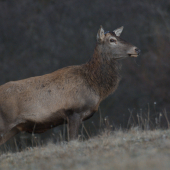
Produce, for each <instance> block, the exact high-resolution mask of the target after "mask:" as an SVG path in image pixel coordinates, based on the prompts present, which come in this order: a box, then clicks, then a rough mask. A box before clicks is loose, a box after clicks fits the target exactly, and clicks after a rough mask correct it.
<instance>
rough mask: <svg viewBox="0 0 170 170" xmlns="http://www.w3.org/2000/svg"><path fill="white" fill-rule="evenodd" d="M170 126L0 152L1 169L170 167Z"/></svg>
mask: <svg viewBox="0 0 170 170" xmlns="http://www.w3.org/2000/svg"><path fill="white" fill-rule="evenodd" d="M169 168H170V130H155V131H143V132H142V131H136V130H131V131H129V132H122V131H115V132H113V133H110V132H105V133H103V134H102V135H100V136H96V137H95V138H92V139H90V140H87V141H84V142H79V141H72V142H69V143H59V144H48V145H47V146H44V147H39V148H38V147H37V148H33V149H31V148H29V149H28V150H26V151H22V152H17V153H5V154H2V155H1V156H0V169H5V170H8V169H12V170H14V169H17V170H18V169H22V170H24V169H29V170H31V169H33V170H34V169H36V170H40V169H41V170H47V169H57V170H60V169H75V170H84V169H93V170H100V169H105V170H106V169H127V170H132V169H135V170H136V169H141V170H143V169H149V170H150V169H154V170H157V169H159V170H160V169H161V170H163V169H169Z"/></svg>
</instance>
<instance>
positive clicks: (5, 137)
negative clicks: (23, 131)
mask: <svg viewBox="0 0 170 170" xmlns="http://www.w3.org/2000/svg"><path fill="white" fill-rule="evenodd" d="M18 132H19V130H18V129H17V128H15V127H14V128H13V129H11V130H9V131H7V132H5V133H1V134H0V145H2V144H3V143H5V142H6V141H7V140H8V139H10V138H12V137H13V136H14V135H16V134H17V133H18Z"/></svg>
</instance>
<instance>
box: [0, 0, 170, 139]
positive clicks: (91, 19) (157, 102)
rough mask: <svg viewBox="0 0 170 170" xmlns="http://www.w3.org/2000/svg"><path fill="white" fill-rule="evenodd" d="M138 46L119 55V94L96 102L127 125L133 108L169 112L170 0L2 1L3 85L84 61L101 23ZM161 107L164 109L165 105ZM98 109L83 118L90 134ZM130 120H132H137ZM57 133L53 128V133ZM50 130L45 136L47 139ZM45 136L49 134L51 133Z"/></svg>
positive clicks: (118, 123) (136, 111)
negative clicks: (134, 52) (135, 53)
mask: <svg viewBox="0 0 170 170" xmlns="http://www.w3.org/2000/svg"><path fill="white" fill-rule="evenodd" d="M100 25H103V27H104V29H105V31H108V30H109V31H112V30H114V29H116V28H118V27H120V26H124V31H123V33H122V35H121V37H122V38H123V39H125V40H127V41H128V42H130V43H132V44H134V45H136V46H137V47H139V48H140V49H141V51H142V53H141V56H139V57H138V58H135V59H134V58H127V59H125V60H122V71H121V75H122V79H121V82H120V85H119V87H118V89H117V91H116V92H115V93H114V94H113V95H110V96H109V97H108V98H107V99H106V100H105V101H103V102H102V104H101V106H100V113H101V117H102V118H103V119H108V120H109V122H110V124H111V125H113V126H114V127H123V128H126V127H127V126H128V125H127V122H128V120H129V116H130V112H131V113H132V114H133V117H134V120H136V121H137V116H136V115H137V114H138V115H139V114H140V115H141V114H143V115H145V114H148V112H149V114H150V117H151V119H152V120H153V122H154V120H155V118H158V117H159V115H160V113H161V114H162V115H163V119H162V122H161V126H162V127H167V125H168V124H167V121H165V118H164V113H165V112H166V113H167V115H168V116H169V111H170V106H169V102H170V97H169V96H170V91H169V85H170V79H169V75H170V2H168V1H167V0H161V1H160V0H154V1H153V0H143V1H138V0H107V1H104V0H93V1H92V0H82V1H79V0H56V1H55V0H48V1H47V0H1V1H0V84H4V83H6V82H8V81H13V80H20V79H24V78H28V77H32V76H38V75H43V74H46V73H50V72H53V71H55V70H57V69H59V68H62V67H65V66H68V65H77V64H82V63H85V62H86V61H88V59H89V58H90V57H91V56H92V55H93V50H94V47H95V43H96V34H97V31H98V29H99V26H100ZM165 109H166V110H165ZM99 122H100V120H99V112H98V113H96V114H95V116H94V117H93V118H92V119H90V120H88V121H87V122H86V127H87V128H90V129H91V131H94V129H95V128H98V127H99ZM134 124H135V123H134ZM53 132H54V133H55V132H56V133H57V132H58V130H53ZM47 134H49V131H48V132H47V133H45V136H48V135H47ZM48 137H49V136H48Z"/></svg>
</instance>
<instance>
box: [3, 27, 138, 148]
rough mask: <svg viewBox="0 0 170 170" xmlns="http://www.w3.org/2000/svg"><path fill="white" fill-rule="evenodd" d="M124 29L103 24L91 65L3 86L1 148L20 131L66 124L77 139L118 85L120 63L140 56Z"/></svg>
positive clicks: (42, 129)
mask: <svg viewBox="0 0 170 170" xmlns="http://www.w3.org/2000/svg"><path fill="white" fill-rule="evenodd" d="M122 31H123V26H122V27H120V28H117V29H115V30H114V31H107V32H105V31H104V28H103V27H102V26H100V28H99V30H98V32H97V41H96V46H95V49H94V54H93V56H92V57H91V58H90V59H89V61H88V62H86V63H85V64H81V65H73V66H68V67H64V68H61V69H58V70H57V71H54V72H52V73H50V74H45V75H42V76H36V77H30V78H27V79H23V80H18V81H10V82H7V83H5V84H3V85H1V86H0V145H2V144H3V143H5V142H6V141H7V140H9V139H10V138H11V137H13V136H14V135H16V134H17V133H19V132H22V131H24V132H28V133H43V132H45V131H47V130H49V129H51V127H56V126H58V125H62V124H64V123H66V124H67V126H68V134H69V135H68V136H69V137H68V138H69V140H74V139H77V136H78V129H79V126H80V125H81V123H82V122H83V121H85V120H87V119H89V118H91V117H92V116H93V115H94V113H95V112H97V111H98V108H99V105H100V103H101V101H102V100H104V99H105V98H106V97H107V96H108V95H110V94H112V93H113V92H114V91H115V90H116V89H117V87H118V84H119V81H120V74H119V70H120V67H119V65H120V64H119V63H120V62H119V60H120V59H124V58H127V57H137V56H138V55H139V54H140V49H139V48H137V47H136V46H133V45H131V44H130V43H128V42H126V41H124V40H123V39H121V38H120V35H121V33H122Z"/></svg>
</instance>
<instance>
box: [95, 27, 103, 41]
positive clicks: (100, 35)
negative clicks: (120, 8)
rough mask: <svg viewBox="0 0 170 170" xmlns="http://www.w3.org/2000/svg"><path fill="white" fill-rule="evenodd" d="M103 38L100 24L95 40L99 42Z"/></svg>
mask: <svg viewBox="0 0 170 170" xmlns="http://www.w3.org/2000/svg"><path fill="white" fill-rule="evenodd" d="M103 39H104V29H103V27H102V25H100V28H99V31H98V33H97V41H98V42H101V41H103Z"/></svg>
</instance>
